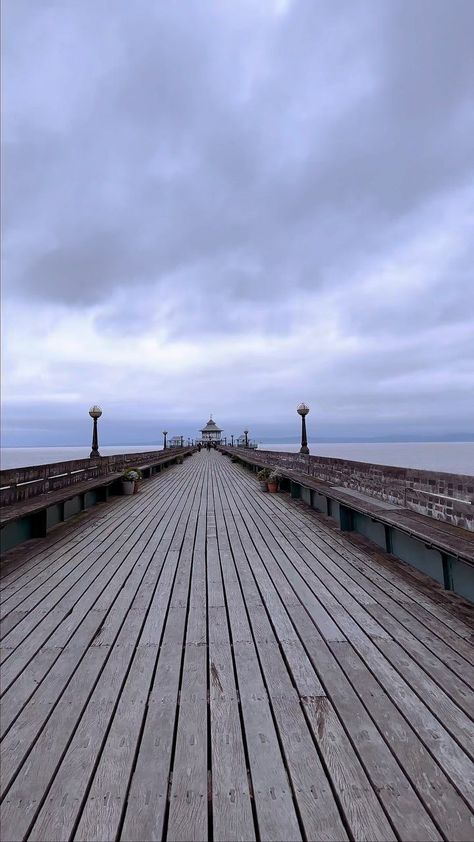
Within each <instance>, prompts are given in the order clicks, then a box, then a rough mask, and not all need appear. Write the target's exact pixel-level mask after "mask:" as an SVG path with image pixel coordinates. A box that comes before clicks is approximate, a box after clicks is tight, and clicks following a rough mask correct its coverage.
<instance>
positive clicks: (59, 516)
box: [46, 503, 64, 529]
mask: <svg viewBox="0 0 474 842" xmlns="http://www.w3.org/2000/svg"><path fill="white" fill-rule="evenodd" d="M63 519H64V518H63V504H62V503H55V504H54V506H48V508H47V509H46V528H47V529H51V528H52V527H53V526H56V525H57V524H58V523H61V522H62V521H63Z"/></svg>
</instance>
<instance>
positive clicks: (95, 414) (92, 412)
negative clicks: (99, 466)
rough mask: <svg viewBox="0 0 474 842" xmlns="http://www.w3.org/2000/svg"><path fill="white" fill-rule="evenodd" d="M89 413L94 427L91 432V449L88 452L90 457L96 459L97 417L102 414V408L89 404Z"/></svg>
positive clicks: (97, 454) (97, 446)
mask: <svg viewBox="0 0 474 842" xmlns="http://www.w3.org/2000/svg"><path fill="white" fill-rule="evenodd" d="M89 415H90V417H91V418H92V419H93V421H94V428H93V432H92V450H91V452H90V458H91V459H97V458H98V457H99V456H100V453H99V439H98V438H97V419H98V418H100V416H101V415H102V410H101V408H100V406H91V408H90V410H89Z"/></svg>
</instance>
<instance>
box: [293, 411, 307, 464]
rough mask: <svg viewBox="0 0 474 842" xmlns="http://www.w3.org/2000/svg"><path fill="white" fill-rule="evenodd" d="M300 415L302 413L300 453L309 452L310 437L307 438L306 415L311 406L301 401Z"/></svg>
mask: <svg viewBox="0 0 474 842" xmlns="http://www.w3.org/2000/svg"><path fill="white" fill-rule="evenodd" d="M296 411H297V413H298V415H301V447H300V453H306V454H309V447H308V439H307V438H306V416H307V414H308V412H309V406H306V404H305V403H300V405H299V407H298V408H297V410H296Z"/></svg>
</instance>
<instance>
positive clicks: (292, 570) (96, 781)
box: [0, 451, 474, 842]
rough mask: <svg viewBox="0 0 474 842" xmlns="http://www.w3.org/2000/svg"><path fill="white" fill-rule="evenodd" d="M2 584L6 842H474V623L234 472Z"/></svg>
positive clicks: (55, 545)
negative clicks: (255, 841)
mask: <svg viewBox="0 0 474 842" xmlns="http://www.w3.org/2000/svg"><path fill="white" fill-rule="evenodd" d="M1 587H2V591H1V593H2V620H1V631H2V634H3V638H2V650H1V673H0V675H1V691H2V716H1V736H2V743H1V752H2V753H1V767H0V773H1V784H2V791H3V801H2V805H1V814H0V819H1V824H0V827H1V833H2V838H3V839H5V840H12V842H13V840H23V839H28V840H48V842H49V840H70V839H77V840H94V842H95V840H100V842H102V840H160V839H166V840H194V839H196V840H216V842H218V840H223V842H224V841H225V840H252V839H260V840H300V839H305V840H345V839H354V840H377V841H378V840H398V839H400V840H419V841H420V842H421V841H422V840H436V839H447V840H472V839H473V838H474V815H473V809H474V763H473V760H474V727H473V716H474V692H473V688H474V650H473V646H472V642H473V629H474V622H473V618H474V611H472V613H470V609H469V608H468V607H467V606H466V604H463V603H462V601H461V600H460V599H459V598H457V597H455V596H453V595H446V594H444V593H443V591H442V589H441V588H440V587H439V586H437V585H435V584H432V585H431V584H430V583H429V581H428V579H426V578H425V577H423V576H422V575H421V574H420V573H418V572H416V571H413V570H411V569H409V568H408V567H405V566H404V565H403V564H401V563H399V562H397V561H395V560H394V559H392V558H390V556H388V555H386V554H384V553H382V552H381V551H379V550H378V549H376V548H374V546H373V545H372V546H371V545H369V544H368V543H366V544H364V543H363V540H362V539H353V538H352V537H348V536H347V535H345V534H343V533H340V532H339V531H337V530H335V529H334V528H333V527H332V526H331V525H330V524H329V521H328V520H327V518H325V517H324V516H322V515H318V514H316V513H315V512H313V511H312V510H310V509H309V508H307V507H305V506H304V505H303V504H302V503H300V502H292V501H290V499H289V496H288V495H286V494H278V495H271V494H264V493H262V492H260V491H259V490H258V486H257V483H256V482H255V478H254V477H253V476H251V475H250V474H249V473H248V472H247V471H246V470H245V469H244V468H242V467H240V466H237V465H235V464H233V463H232V462H231V461H230V459H228V458H227V457H225V456H223V455H221V454H219V453H218V452H212V451H211V452H210V453H208V452H206V451H203V452H202V453H200V454H195V455H194V456H192V457H190V458H189V459H187V460H186V461H185V462H184V464H183V465H179V466H175V467H172V468H170V469H169V470H168V471H166V472H165V473H161V474H158V475H157V476H156V477H154V478H153V479H151V480H149V481H148V482H147V483H144V484H143V485H142V487H141V490H140V493H139V494H137V495H134V496H133V497H124V498H121V499H120V500H118V501H117V500H116V501H114V502H113V503H108V504H103V506H102V507H98V508H96V509H93V510H91V511H90V512H88V513H86V514H85V515H82V516H81V517H80V519H79V521H78V522H76V523H74V524H72V523H71V524H70V525H66V526H61V527H59V528H58V530H57V531H54V532H53V533H51V534H50V535H48V537H46V538H44V539H42V540H41V541H36V542H35V543H34V544H33V545H32V544H27V545H23V546H21V547H18V548H16V549H15V550H14V551H13V552H12V553H11V554H9V555H8V557H7V563H6V564H5V566H4V568H3V570H2V581H1Z"/></svg>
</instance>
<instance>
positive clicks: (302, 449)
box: [300, 444, 309, 456]
mask: <svg viewBox="0 0 474 842" xmlns="http://www.w3.org/2000/svg"><path fill="white" fill-rule="evenodd" d="M300 453H304V454H305V456H309V447H307V445H305V444H303V445H302V446H301V447H300Z"/></svg>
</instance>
